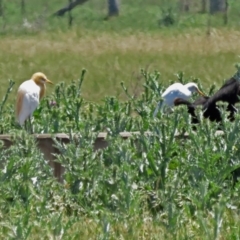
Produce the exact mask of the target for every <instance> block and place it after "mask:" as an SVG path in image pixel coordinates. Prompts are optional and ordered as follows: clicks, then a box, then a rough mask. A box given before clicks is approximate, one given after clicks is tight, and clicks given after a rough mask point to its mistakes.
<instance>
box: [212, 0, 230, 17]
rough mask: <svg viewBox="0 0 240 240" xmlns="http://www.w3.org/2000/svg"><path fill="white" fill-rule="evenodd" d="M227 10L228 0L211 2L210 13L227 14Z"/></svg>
mask: <svg viewBox="0 0 240 240" xmlns="http://www.w3.org/2000/svg"><path fill="white" fill-rule="evenodd" d="M226 10H227V0H210V1H209V11H210V13H211V14H212V13H216V12H225V11H226Z"/></svg>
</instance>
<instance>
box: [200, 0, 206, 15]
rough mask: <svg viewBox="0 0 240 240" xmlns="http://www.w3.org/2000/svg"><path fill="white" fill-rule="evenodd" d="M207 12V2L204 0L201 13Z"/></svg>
mask: <svg viewBox="0 0 240 240" xmlns="http://www.w3.org/2000/svg"><path fill="white" fill-rule="evenodd" d="M206 12H207V0H202V9H201V13H206Z"/></svg>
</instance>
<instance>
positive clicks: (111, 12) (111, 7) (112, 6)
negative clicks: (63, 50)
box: [0, 0, 119, 19]
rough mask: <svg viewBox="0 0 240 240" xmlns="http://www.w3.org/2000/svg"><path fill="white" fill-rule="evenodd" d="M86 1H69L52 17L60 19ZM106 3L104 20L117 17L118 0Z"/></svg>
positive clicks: (110, 0) (109, 0)
mask: <svg viewBox="0 0 240 240" xmlns="http://www.w3.org/2000/svg"><path fill="white" fill-rule="evenodd" d="M0 1H1V0H0ZM87 1H88V0H72V1H69V3H68V5H66V6H65V7H63V8H61V9H59V10H58V11H56V12H55V13H54V14H53V15H55V16H59V17H61V16H63V15H64V14H65V13H66V12H70V11H71V10H72V9H73V8H75V7H77V6H78V5H81V4H83V3H85V2H87ZM107 3H108V16H107V17H106V18H105V19H108V18H109V17H112V16H118V15H119V0H107Z"/></svg>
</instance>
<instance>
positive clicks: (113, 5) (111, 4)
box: [108, 0, 119, 17]
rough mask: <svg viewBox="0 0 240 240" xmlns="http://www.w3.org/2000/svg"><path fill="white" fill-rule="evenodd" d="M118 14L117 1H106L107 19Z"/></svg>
mask: <svg viewBox="0 0 240 240" xmlns="http://www.w3.org/2000/svg"><path fill="white" fill-rule="evenodd" d="M118 14H119V1H118V0H108V17H111V16H118Z"/></svg>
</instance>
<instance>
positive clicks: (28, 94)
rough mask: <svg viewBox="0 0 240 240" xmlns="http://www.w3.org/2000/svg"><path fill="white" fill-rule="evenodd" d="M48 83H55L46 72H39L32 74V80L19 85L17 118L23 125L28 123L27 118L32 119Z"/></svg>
mask: <svg viewBox="0 0 240 240" xmlns="http://www.w3.org/2000/svg"><path fill="white" fill-rule="evenodd" d="M46 83H50V84H53V83H52V82H51V81H50V80H49V79H48V78H47V77H46V75H45V74H43V73H41V72H37V73H34V74H33V75H32V77H31V79H30V80H27V81H25V82H23V83H22V84H21V85H20V86H19V88H18V92H17V100H16V118H17V121H18V123H19V124H20V125H21V126H23V124H24V123H25V124H26V120H27V119H29V120H30V118H31V117H32V114H33V112H34V111H35V109H36V108H37V107H38V105H39V102H40V100H41V99H42V97H43V96H44V94H45V91H46ZM30 122H31V121H30ZM31 131H32V130H31Z"/></svg>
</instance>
